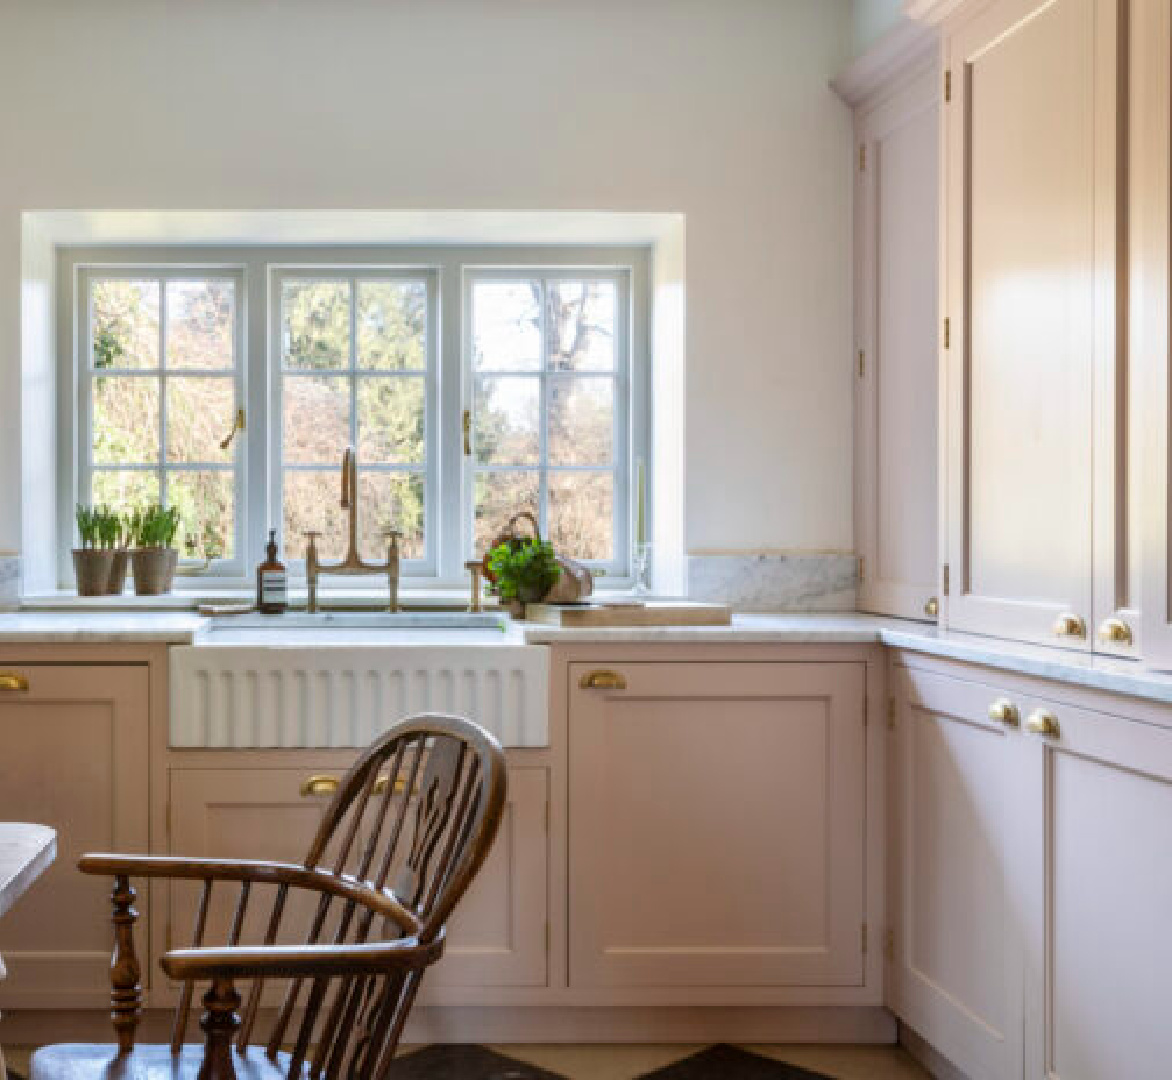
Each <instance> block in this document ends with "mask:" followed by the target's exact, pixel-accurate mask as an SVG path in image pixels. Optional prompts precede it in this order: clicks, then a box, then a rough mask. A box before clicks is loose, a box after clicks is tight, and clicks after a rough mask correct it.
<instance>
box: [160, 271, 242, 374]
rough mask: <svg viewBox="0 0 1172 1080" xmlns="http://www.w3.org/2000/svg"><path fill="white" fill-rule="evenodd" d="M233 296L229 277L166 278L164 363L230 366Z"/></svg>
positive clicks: (174, 366)
mask: <svg viewBox="0 0 1172 1080" xmlns="http://www.w3.org/2000/svg"><path fill="white" fill-rule="evenodd" d="M235 300H236V290H235V288H234V286H233V284H232V282H231V281H168V282H167V366H168V367H171V368H195V369H198V370H211V369H215V368H231V367H232V366H233V364H234V353H235V349H234V346H233V337H234V335H233V332H232V324H233V306H234V304H235Z"/></svg>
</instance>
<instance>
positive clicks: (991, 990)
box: [888, 664, 1040, 1080]
mask: <svg viewBox="0 0 1172 1080" xmlns="http://www.w3.org/2000/svg"><path fill="white" fill-rule="evenodd" d="M890 691H891V693H892V694H893V696H894V698H895V702H894V705H895V709H894V714H893V730H892V739H891V743H890V749H891V752H892V754H893V756H894V759H895V760H894V762H893V763H892V764H893V766H894V768H893V769H892V773H891V784H890V792H891V800H892V815H891V823H890V829H889V860H890V861H889V866H890V868H891V893H892V896H893V901H894V903H893V908H894V910H893V912H892V927H891V936H890V937H889V939H888V951H889V959H890V962H891V966H890V969H889V975H888V1003H889V1005H890V1006H891V1007H892V1008H893V1009H894V1011H895V1012H896V1013H897V1014H898V1015H899V1017H900V1018H901V1019H902V1020H904V1021H905V1022H906V1023H908V1024H909V1025H910V1026H911V1027H912V1028H913V1029H915V1030H916V1031H917V1032H919V1034H921V1035H922V1036H924V1037H925V1038H926V1039H928V1040H929V1041H930V1042H931V1043H932V1044H933V1045H934V1046H935V1047H936V1048H937V1049H938V1050H939V1051H940V1052H941V1053H943V1054H944V1055H945V1056H946V1057H947V1058H949V1060H951V1061H952V1062H953V1063H954V1064H955V1065H957V1066H959V1067H960V1068H962V1069H963V1070H964V1071H965V1073H966V1074H967V1075H969V1076H970V1077H972V1078H973V1080H993V1078H996V1080H1009V1078H1012V1077H1015V1078H1018V1080H1020V1078H1021V1076H1022V1053H1023V1050H1022V1040H1023V1029H1022V1008H1023V1006H1022V992H1023V990H1022V980H1023V972H1022V966H1021V951H1022V927H1021V925H1020V918H1019V913H1018V912H1016V911H1015V910H1014V905H1013V901H1012V886H1013V881H1012V879H1011V869H1010V868H1011V865H1012V863H1013V849H1014V845H1015V844H1018V845H1019V846H1020V843H1021V832H1022V829H1023V828H1024V827H1025V824H1026V823H1025V822H1023V820H1022V809H1023V805H1024V803H1023V794H1022V769H1021V766H1022V762H1021V745H1020V744H1021V736H1020V734H1018V731H1019V729H1018V726H1017V725H1018V724H1020V717H1021V709H1022V707H1023V705H1022V702H1021V700H1020V696H1015V695H1013V694H1006V693H1002V692H1000V691H998V690H997V689H995V688H993V687H990V686H986V685H984V684H982V683H979V682H970V681H967V680H961V679H954V678H948V677H945V676H942V675H938V674H934V673H930V672H926V671H922V670H919V669H916V668H907V667H903V666H901V665H897V664H893V665H892V668H891V680H890ZM1038 1075H1040V1074H1038Z"/></svg>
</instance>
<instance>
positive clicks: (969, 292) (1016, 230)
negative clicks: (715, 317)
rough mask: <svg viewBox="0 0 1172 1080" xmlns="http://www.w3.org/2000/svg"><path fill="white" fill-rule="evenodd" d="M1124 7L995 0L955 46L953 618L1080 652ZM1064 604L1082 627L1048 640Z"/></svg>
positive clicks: (1110, 278)
mask: <svg viewBox="0 0 1172 1080" xmlns="http://www.w3.org/2000/svg"><path fill="white" fill-rule="evenodd" d="M1115 8H1116V0H1045V2H1043V0H996V2H994V3H991V4H988V5H986V6H983V7H979V8H978V11H977V13H976V14H975V15H973V16H972V17H970V18H969V19H968V20H967V21H966V22H963V23H961V24H960V25H958V26H956V27H954V28H953V29H952V30H951V31H950V32H949V33H948V34H947V36H946V38H945V44H944V49H945V64H946V67H947V76H946V77H947V79H948V82H949V85H950V88H951V101H950V102H949V103H948V104H947V105H946V106H945V117H946V119H945V204H946V206H945V214H944V229H945V237H946V239H945V259H944V263H945V266H944V274H945V281H944V293H945V315H946V317H947V319H948V322H947V331H946V334H945V337H946V341H945V347H946V353H945V355H946V371H947V423H948V433H949V434H948V438H949V446H948V453H947V458H948V479H947V491H948V511H947V518H948V526H947V532H948V541H947V549H948V567H949V571H950V572H949V575H948V578H949V581H948V583H949V592H950V596H949V598H948V602H947V621H948V624H949V625H950V626H951V627H953V628H955V629H963V630H971V631H978V632H982V633H993V634H1004V635H1007V636H1011V637H1018V638H1022V639H1027V640H1035V641H1046V642H1049V643H1052V644H1060V645H1065V646H1068V647H1071V648H1079V649H1087V648H1089V634H1093V632H1094V629H1095V627H1094V621H1093V620H1094V610H1093V602H1092V600H1093V591H1094V590H1093V572H1094V567H1093V561H1092V552H1093V536H1094V532H1095V530H1094V528H1093V518H1092V510H1093V507H1094V500H1093V498H1092V494H1093V490H1094V455H1093V444H1094V441H1095V430H1096V424H1095V421H1096V416H1095V412H1094V388H1095V384H1096V378H1097V375H1096V366H1097V365H1100V366H1106V368H1107V369H1108V376H1109V377H1113V373H1114V363H1115V355H1116V323H1115V303H1116V298H1117V296H1116V281H1115V275H1116V270H1117V267H1116V260H1115V247H1116V241H1117V237H1116V215H1117V212H1118V207H1117V201H1116V199H1115V197H1114V194H1115V192H1114V177H1115V169H1116V163H1117V145H1116V139H1115V131H1114V110H1115V107H1116V104H1117V98H1116V83H1115V78H1116V75H1115V73H1116V64H1115V55H1114V48H1113V45H1114V35H1113V32H1112V33H1111V34H1110V35H1106V34H1105V33H1104V32H1103V31H1104V28H1106V27H1110V28H1111V29H1112V31H1113V29H1114V16H1115ZM1108 36H1109V38H1110V40H1107V38H1108ZM1108 120H1110V122H1107V121H1108ZM1111 569H1112V570H1114V566H1113V565H1112V567H1111ZM1065 615H1070V616H1073V617H1074V618H1076V619H1077V620H1081V629H1080V631H1079V632H1074V633H1070V632H1068V633H1066V634H1064V635H1062V636H1055V632H1054V626H1055V625H1056V623H1057V621H1058V620H1059V618H1060V617H1062V616H1065ZM1066 625H1068V626H1078V625H1079V624H1078V623H1075V622H1071V621H1068V622H1067V624H1066Z"/></svg>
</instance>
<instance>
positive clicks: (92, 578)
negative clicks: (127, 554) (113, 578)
mask: <svg viewBox="0 0 1172 1080" xmlns="http://www.w3.org/2000/svg"><path fill="white" fill-rule="evenodd" d="M113 565H114V552H113V551H111V550H110V549H109V548H74V549H73V576H74V578H75V579H76V580H77V595H78V596H105V595H106V590H107V589H109V587H110V569H111V567H112V566H113Z"/></svg>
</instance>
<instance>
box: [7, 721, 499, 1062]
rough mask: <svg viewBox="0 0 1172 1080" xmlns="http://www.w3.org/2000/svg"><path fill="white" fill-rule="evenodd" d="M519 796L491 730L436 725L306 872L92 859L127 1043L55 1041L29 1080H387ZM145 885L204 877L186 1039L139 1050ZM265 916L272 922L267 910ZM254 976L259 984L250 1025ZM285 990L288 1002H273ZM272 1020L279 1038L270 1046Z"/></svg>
mask: <svg viewBox="0 0 1172 1080" xmlns="http://www.w3.org/2000/svg"><path fill="white" fill-rule="evenodd" d="M504 800H505V765H504V754H503V752H502V751H501V748H500V746H499V744H498V743H497V742H496V740H495V739H494V738H493V737H492V736H491V735H489V734H488V733H487V732H485V731H484V730H482V729H481V728H479V727H477V726H476V725H475V724H473V723H471V722H470V721H468V720H463V719H460V718H457V717H448V716H419V717H412V718H409V719H407V720H404V721H403V722H401V723H399V724H397V725H396V726H395V727H393V728H391V729H390V730H389V731H388V732H387V733H386V734H385V735H383V736H382V737H381V738H380V739H378V740H377V741H376V742H375V743H374V744H373V745H372V746H371V747H370V748H369V749H368V750H366V751H365V752H364V753H363V754H362V756H361V757H360V758H359V759H358V761H357V762H356V763H355V765H354V766H353V768H351V769H350V771H349V772H348V773H347V774H346V776H345V777H344V778H343V779H342V781H341V783H340V785H339V787H338V790H337V792H336V794H335V795H334V797H333V799H332V801H331V802H330V804H329V806H328V807H327V809H326V811H325V815H324V817H323V820H322V823H321V826H320V828H319V829H318V831H317V835H316V836H315V837H314V840H313V842H312V844H311V845H310V848H309V853H308V854H307V855H306V858H305V862H304V865H296V864H291V863H270V862H253V861H220V860H212V859H183V858H169V857H163V858H156V857H152V856H140V855H86V856H84V857H83V858H82V859H81V861H80V863H79V866H80V869H81V870H82V872H83V873H87V874H102V875H113V877H114V889H113V894H112V899H113V905H114V916H113V920H114V938H115V942H114V956H113V960H112V963H111V969H110V977H111V983H112V993H111V1005H112V1009H111V1017H112V1019H113V1022H114V1028H115V1031H116V1034H117V1044H116V1045H81V1044H63V1045H57V1046H46V1047H44V1048H42V1049H40V1050H38V1051H37V1052H36V1053H35V1054H34V1055H33V1058H32V1062H31V1069H30V1080H91V1078H92V1080H98V1078H103V1080H188V1078H191V1080H194V1078H195V1077H196V1076H198V1078H199V1080H231V1078H232V1077H234V1076H237V1075H239V1077H240V1078H241V1080H278V1078H283V1080H294V1078H298V1080H300V1078H302V1077H305V1078H311V1080H316V1078H326V1080H343V1078H344V1080H380V1078H381V1077H383V1076H384V1075H385V1073H386V1071H387V1069H388V1068H389V1067H390V1064H391V1060H392V1058H393V1057H394V1054H395V1050H396V1048H397V1046H398V1043H399V1039H400V1037H401V1035H402V1032H403V1026H404V1024H405V1022H406V1019H407V1015H408V1013H409V1011H410V1009H411V1006H412V1004H413V1002H414V1000H415V996H416V994H417V992H418V990H419V985H420V981H421V979H422V977H423V973H424V971H425V970H426V969H427V967H428V966H429V965H431V964H433V963H434V962H435V961H436V960H438V959H439V958H440V955H441V953H442V952H443V946H444V928H445V924H446V922H447V920H448V917H449V916H450V915H451V913H452V909H453V908H454V907H455V905H456V903H457V901H458V900H459V899H460V897H461V896H462V895H463V893H464V892H465V890H466V889H467V888H468V885H469V883H470V882H471V881H472V879H473V878H474V876H475V875H476V873H477V871H478V870H479V868H480V866H481V864H482V863H483V862H484V859H485V857H486V856H487V854H488V852H489V849H490V848H491V846H492V842H493V840H494V839H495V836H496V832H497V827H498V826H499V824H500V819H501V813H502V810H503V807H504ZM132 877H148V878H164V879H171V880H173V881H174V880H188V881H194V882H202V891H201V892H200V897H199V903H198V907H197V912H196V917H195V929H194V935H193V944H192V947H191V948H189V949H175V950H172V951H169V952H167V953H166V954H165V955H164V956H163V957H162V961H161V963H162V968H163V970H164V971H165V972H166V973H167V974H168V975H169V976H171V978H172V979H175V980H177V981H179V982H180V983H181V991H180V1000H179V1003H178V1006H177V1009H176V1012H175V1017H174V1022H173V1027H172V1037H171V1042H170V1044H163V1045H153V1046H151V1045H139V1046H135V1043H134V1036H135V1030H136V1028H137V1026H138V1023H139V1019H140V1015H141V1003H142V993H141V988H140V985H139V977H140V968H139V962H138V959H137V957H136V955H135V951H134V937H133V930H134V922H135V919H136V917H137V916H136V913H135V911H134V907H133V903H134V898H135V891H134V889H133V888H132V887H131V884H130V879H131V878H132ZM388 882H390V883H392V884H391V885H388ZM218 883H238V887H239V894H238V900H237V902H236V905H235V909H234V912H233V915H232V918H231V929H230V930H229V931H228V934H227V944H226V945H225V946H224V947H208V946H206V945H205V944H204V937H205V932H206V929H207V925H208V910H209V904H210V901H211V896H212V889H213V886H214V885H216V884H218ZM262 889H265V890H269V889H271V890H272V891H273V898H272V903H271V907H270V908H269V909H268V915H267V918H265V917H263V909H262V914H261V919H260V924H259V925H262V926H263V927H264V933H263V941H262V943H261V944H259V945H256V946H245V945H242V944H241V936H242V929H243V928H244V926H245V922H246V914H247V913H248V911H249V899H250V897H251V896H254V895H255V894H257V893H259V892H260V891H261V890H262ZM298 895H307V896H308V897H309V904H308V907H307V908H306V909H304V910H305V911H306V912H307V914H308V913H309V912H311V913H312V915H311V917H309V918H308V928H307V929H306V930H305V931H304V941H305V943H304V944H299V945H295V946H290V945H284V944H279V943H278V937H282V938H285V939H288V937H289V934H288V927H287V926H286V923H287V922H288V921H289V915H290V910H291V909H292V908H293V907H295V906H296V905H295V904H293V903H292V902H291V900H292V898H294V897H296V896H298ZM251 914H252V916H253V922H256V918H255V916H256V915H257V910H256V904H255V903H254V905H253V911H252V913H251ZM299 937H300V935H299ZM238 981H240V982H247V983H249V984H250V986H249V988H248V996H247V1001H246V1002H245V1003H244V1008H243V1010H242V1012H243V1017H242V1018H241V1016H239V1015H238V1010H239V1009H240V1007H241V1003H242V998H241V995H240V993H239V992H238V991H237V989H236V983H237V982H238ZM274 981H278V986H279V988H280V989H282V990H283V993H282V994H277V995H273V993H272V991H273V986H272V985H271V984H272V983H273V982H274ZM205 982H206V983H208V984H209V987H208V990H207V992H206V994H205V995H204V997H203V1005H204V1012H203V1016H202V1019H201V1020H200V1027H201V1028H202V1029H203V1031H204V1034H205V1044H204V1046H203V1047H200V1046H199V1045H198V1044H192V1045H184V1040H185V1033H186V1030H187V1027H188V1018H189V1013H190V1011H191V1003H192V996H193V992H194V987H195V984H196V983H200V984H202V983H205ZM266 982H267V983H269V984H270V985H269V988H268V992H267V996H263V1001H262V995H264V993H265V986H266ZM267 1002H272V1004H273V1006H275V1013H274V1011H273V1009H272V1008H270V1006H269V1005H268V1004H264V1003H267ZM278 1002H279V1005H278V1004H277V1003H278ZM262 1015H263V1016H264V1022H265V1023H266V1024H267V1025H268V1032H267V1037H266V1038H265V1039H264V1043H263V1046H261V1045H254V1044H253V1043H252V1039H253V1036H254V1035H255V1034H256V1033H257V1031H258V1018H260V1017H261V1016H262ZM283 1047H284V1048H285V1049H282V1048H283Z"/></svg>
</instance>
